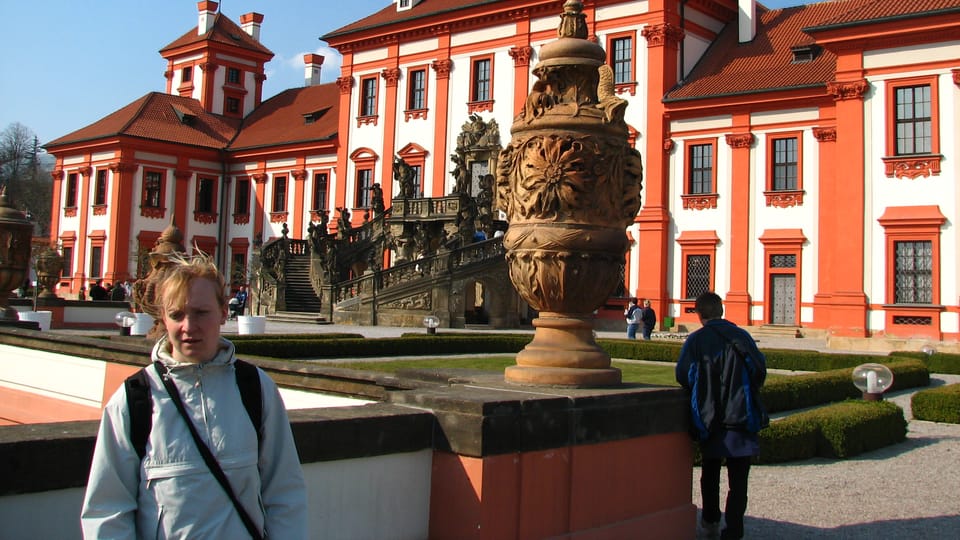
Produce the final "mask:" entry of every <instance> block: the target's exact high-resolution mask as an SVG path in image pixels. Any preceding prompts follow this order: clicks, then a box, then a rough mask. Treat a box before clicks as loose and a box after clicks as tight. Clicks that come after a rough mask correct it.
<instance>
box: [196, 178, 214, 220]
mask: <svg viewBox="0 0 960 540" xmlns="http://www.w3.org/2000/svg"><path fill="white" fill-rule="evenodd" d="M216 192H217V190H216V183H215V182H214V180H213V178H200V180H199V181H198V182H197V206H196V211H197V212H200V213H202V214H212V213H214V199H215V198H216Z"/></svg>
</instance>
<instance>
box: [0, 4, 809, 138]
mask: <svg viewBox="0 0 960 540" xmlns="http://www.w3.org/2000/svg"><path fill="white" fill-rule="evenodd" d="M427 1H429V0H427ZM808 2H809V0H806V1H805V0H766V1H761V3H763V4H764V5H766V6H767V7H769V8H771V9H775V8H779V7H784V6H792V5H799V4H803V3H808ZM390 4H391V0H279V1H278V0H273V1H270V0H222V1H221V2H220V9H221V11H222V12H223V13H224V14H225V15H226V16H228V17H230V19H232V20H233V21H234V22H238V23H239V19H240V16H241V15H243V14H244V13H249V12H252V11H253V12H257V13H262V14H263V15H264V20H263V25H262V26H261V30H260V32H261V33H260V40H261V42H262V43H263V44H264V45H265V46H266V47H267V48H269V49H270V50H271V51H273V53H274V55H275V56H274V57H273V60H271V61H270V63H269V64H267V81H266V82H265V83H264V98H268V97H270V96H273V95H275V94H277V93H278V92H280V91H282V90H284V89H287V88H291V87H298V86H302V85H303V55H304V53H308V52H315V53H319V54H322V55H324V56H326V60H325V61H324V64H323V67H322V69H321V75H322V78H323V80H324V82H327V81H333V80H334V79H336V78H337V77H338V76H339V75H340V70H339V67H340V63H339V56H338V55H337V54H336V53H335V52H334V51H332V50H330V49H328V48H327V47H326V44H325V43H324V42H322V41H320V40H319V37H320V36H321V35H323V34H326V33H327V32H330V31H332V30H335V29H337V28H340V27H342V26H344V25H347V24H349V23H351V22H353V21H355V20H358V19H360V18H362V17H365V16H367V15H370V14H372V13H375V12H377V11H379V10H380V9H382V8H383V7H386V6H388V5H390ZM562 5H563V2H562V1H561V0H557V6H558V8H557V9H558V13H559V10H560V6H562ZM0 15H2V20H3V23H4V35H3V41H4V43H5V44H6V47H5V50H4V52H2V53H0V130H3V129H6V127H7V126H8V125H10V124H11V123H13V122H20V123H21V124H23V125H25V126H26V127H27V128H29V129H31V130H32V131H33V132H34V133H36V134H37V136H38V137H39V138H40V142H41V144H43V143H46V142H49V141H51V140H53V139H55V138H57V137H60V136H62V135H66V134H67V133H70V132H72V131H74V130H77V129H80V128H82V127H84V126H87V125H89V124H91V123H93V122H95V121H97V120H98V119H100V118H102V117H104V116H106V115H107V114H110V113H111V112H113V111H115V110H117V109H119V108H121V107H123V106H124V105H127V104H128V103H130V102H132V101H134V100H136V99H137V98H139V97H141V96H143V95H144V94H146V93H148V92H152V91H160V92H162V91H164V90H165V88H166V79H164V77H163V72H164V70H165V69H166V62H165V61H164V60H163V59H162V58H160V54H159V53H158V52H157V51H159V50H160V49H161V48H162V47H164V46H166V45H167V44H169V43H170V42H172V41H173V40H175V39H176V38H178V37H180V36H181V35H182V34H184V33H185V32H187V31H188V30H190V29H191V28H194V27H196V25H197V2H196V0H122V1H121V0H89V1H82V0H45V1H42V2H40V3H34V2H31V1H22V0H0Z"/></svg>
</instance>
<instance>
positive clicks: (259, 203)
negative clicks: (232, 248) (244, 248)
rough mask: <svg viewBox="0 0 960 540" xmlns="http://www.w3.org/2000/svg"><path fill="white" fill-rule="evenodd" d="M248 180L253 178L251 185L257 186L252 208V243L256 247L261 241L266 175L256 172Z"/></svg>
mask: <svg viewBox="0 0 960 540" xmlns="http://www.w3.org/2000/svg"><path fill="white" fill-rule="evenodd" d="M250 178H253V183H254V184H256V186H257V188H256V190H255V192H254V203H255V204H254V208H253V243H254V244H255V245H256V244H257V243H258V242H262V241H263V217H264V216H263V213H264V208H265V204H266V202H265V201H266V196H267V194H266V191H267V174H266V173H263V172H258V173H255V174H251V175H250Z"/></svg>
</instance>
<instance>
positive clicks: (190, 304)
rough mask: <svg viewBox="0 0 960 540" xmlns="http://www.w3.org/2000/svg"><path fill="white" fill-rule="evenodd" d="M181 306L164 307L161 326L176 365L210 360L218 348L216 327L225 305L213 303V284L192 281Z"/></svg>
mask: <svg viewBox="0 0 960 540" xmlns="http://www.w3.org/2000/svg"><path fill="white" fill-rule="evenodd" d="M185 298H186V302H185V303H184V305H183V306H170V305H167V306H164V310H163V325H164V327H165V328H166V330H167V339H168V340H169V341H170V345H171V347H172V349H173V350H172V356H173V359H174V360H176V361H177V362H190V363H193V364H199V363H202V362H207V361H209V360H212V359H213V357H214V356H216V354H217V349H218V348H219V347H220V327H221V326H222V325H223V323H225V322H226V321H227V306H226V305H220V303H219V302H218V301H217V284H216V283H214V282H213V281H211V280H209V279H194V280H193V281H191V282H190V289H189V291H188V292H187V294H186V295H185Z"/></svg>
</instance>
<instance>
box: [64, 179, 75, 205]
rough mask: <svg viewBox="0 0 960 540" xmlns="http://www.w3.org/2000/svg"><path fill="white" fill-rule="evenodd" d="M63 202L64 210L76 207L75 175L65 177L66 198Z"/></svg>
mask: <svg viewBox="0 0 960 540" xmlns="http://www.w3.org/2000/svg"><path fill="white" fill-rule="evenodd" d="M64 200H65V202H66V204H65V205H64V206H65V207H66V208H76V207H77V173H70V174H68V175H67V196H66V197H65V199H64Z"/></svg>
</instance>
